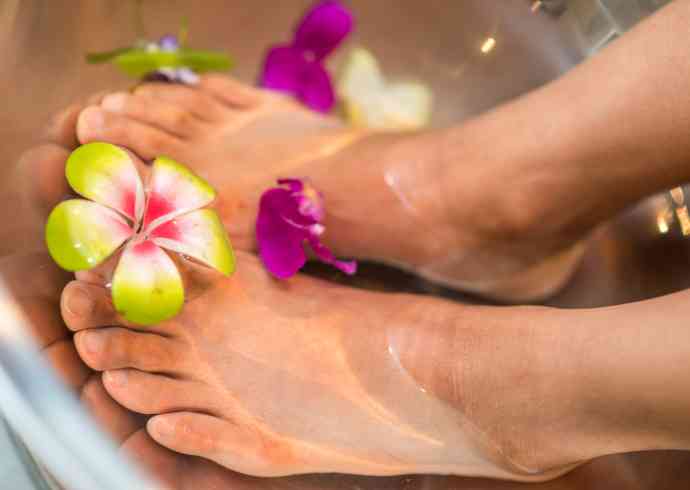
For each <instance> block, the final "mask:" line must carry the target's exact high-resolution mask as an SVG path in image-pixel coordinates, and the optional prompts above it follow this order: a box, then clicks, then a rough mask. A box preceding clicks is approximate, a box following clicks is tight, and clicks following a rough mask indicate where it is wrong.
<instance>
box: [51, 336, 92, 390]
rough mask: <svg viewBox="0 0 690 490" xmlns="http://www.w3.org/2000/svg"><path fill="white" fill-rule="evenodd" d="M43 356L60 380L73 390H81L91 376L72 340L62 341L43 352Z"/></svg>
mask: <svg viewBox="0 0 690 490" xmlns="http://www.w3.org/2000/svg"><path fill="white" fill-rule="evenodd" d="M43 355H44V356H45V357H46V358H47V360H48V362H49V363H50V365H51V366H52V367H53V369H54V370H55V371H56V372H57V374H58V376H59V377H60V379H62V381H63V382H64V383H65V384H66V385H67V386H69V387H70V388H72V389H73V390H79V389H80V388H81V387H82V386H83V385H84V383H86V380H87V379H88V377H89V375H90V374H91V371H90V370H89V368H88V367H86V364H84V363H83V362H82V360H81V359H79V355H78V354H77V350H76V349H75V347H74V343H72V341H71V340H60V341H58V342H56V343H54V344H53V345H51V346H50V347H48V348H47V349H45V350H44V351H43Z"/></svg>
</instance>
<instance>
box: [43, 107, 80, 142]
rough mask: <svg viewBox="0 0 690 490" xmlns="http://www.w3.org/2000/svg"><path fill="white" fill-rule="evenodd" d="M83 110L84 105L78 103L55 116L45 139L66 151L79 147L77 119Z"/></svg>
mask: <svg viewBox="0 0 690 490" xmlns="http://www.w3.org/2000/svg"><path fill="white" fill-rule="evenodd" d="M83 108H84V104H81V103H76V104H72V105H70V106H69V107H67V108H65V109H63V110H62V111H60V112H58V113H57V114H55V116H53V117H52V118H51V119H50V121H49V122H48V125H47V126H46V128H45V129H44V131H43V139H44V140H46V141H48V142H51V143H54V144H56V145H59V146H62V147H64V148H66V149H73V148H76V147H77V146H79V142H78V141H77V131H76V129H77V119H78V118H79V113H80V112H81V110H82V109H83Z"/></svg>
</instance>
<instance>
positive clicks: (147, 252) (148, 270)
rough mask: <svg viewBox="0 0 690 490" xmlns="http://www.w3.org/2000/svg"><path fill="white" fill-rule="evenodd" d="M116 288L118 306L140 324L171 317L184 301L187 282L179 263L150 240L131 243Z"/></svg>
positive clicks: (119, 268) (120, 265) (116, 277)
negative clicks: (183, 281)
mask: <svg viewBox="0 0 690 490" xmlns="http://www.w3.org/2000/svg"><path fill="white" fill-rule="evenodd" d="M112 288H113V289H112V295H113V304H114V305H115V309H116V310H117V311H118V312H119V313H120V314H121V315H122V316H124V317H125V318H126V319H127V320H129V321H130V322H133V323H137V324H139V325H153V324H155V323H160V322H163V321H165V320H169V319H170V318H172V317H174V316H175V315H177V314H178V313H179V312H180V310H181V309H182V305H183V304H184V285H183V283H182V277H181V276H180V273H179V271H178V270H177V267H176V266H175V263H174V262H173V261H172V259H171V258H170V257H168V255H167V254H166V253H165V252H164V251H163V250H161V249H160V248H159V247H158V246H156V245H155V244H154V243H153V242H152V241H150V240H146V241H143V242H140V243H137V244H132V243H130V244H128V245H127V247H126V248H125V251H124V252H123V253H122V257H120V262H119V263H118V264H117V268H116V269H115V274H114V276H113V281H112Z"/></svg>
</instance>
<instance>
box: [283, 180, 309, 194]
mask: <svg viewBox="0 0 690 490" xmlns="http://www.w3.org/2000/svg"><path fill="white" fill-rule="evenodd" d="M278 185H285V186H287V188H288V190H289V191H290V192H302V189H304V182H302V181H301V180H299V179H278Z"/></svg>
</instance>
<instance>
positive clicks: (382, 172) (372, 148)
mask: <svg viewBox="0 0 690 490" xmlns="http://www.w3.org/2000/svg"><path fill="white" fill-rule="evenodd" d="M428 150H429V148H428V147H426V146H425V142H424V141H420V135H419V134H417V133H399V134H398V133H365V134H362V135H360V137H359V138H357V139H356V141H354V143H353V144H351V145H349V146H347V147H346V148H344V149H343V150H341V151H339V152H338V153H336V154H334V155H332V156H331V157H329V158H328V161H327V162H326V164H325V165H322V166H320V167H319V169H315V173H314V181H315V183H316V185H317V187H319V188H320V189H321V190H322V191H323V192H324V195H325V198H326V206H327V216H326V228H327V230H328V235H327V237H326V239H327V242H328V244H329V246H331V247H332V248H333V249H334V250H335V251H336V252H338V253H340V254H346V255H350V256H357V257H360V258H366V259H374V260H382V261H384V262H389V263H395V264H405V265H407V266H414V265H416V264H417V263H420V262H421V263H424V262H425V261H427V260H429V259H432V258H434V257H437V256H438V255H439V254H440V253H443V252H445V251H447V250H448V247H449V245H450V239H449V238H448V235H449V232H450V230H448V229H447V227H445V223H446V220H445V209H444V208H443V206H442V202H441V200H440V192H439V190H440V185H439V182H440V176H439V175H438V172H436V171H435V168H436V163H435V160H434V159H433V155H430V154H429V151H428Z"/></svg>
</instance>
